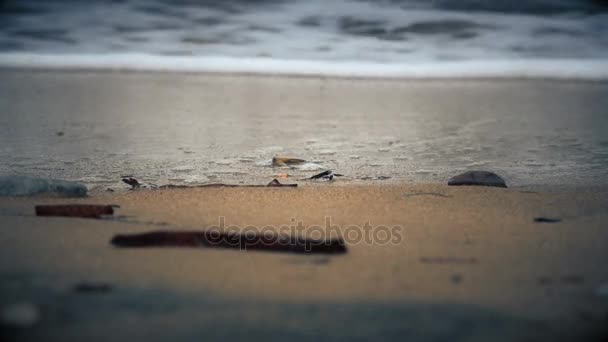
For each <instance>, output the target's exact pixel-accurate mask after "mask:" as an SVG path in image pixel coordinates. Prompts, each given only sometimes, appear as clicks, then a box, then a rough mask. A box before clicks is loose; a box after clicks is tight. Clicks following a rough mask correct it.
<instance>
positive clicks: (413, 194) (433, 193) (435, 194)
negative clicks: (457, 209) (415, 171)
mask: <svg viewBox="0 0 608 342" xmlns="http://www.w3.org/2000/svg"><path fill="white" fill-rule="evenodd" d="M414 196H437V197H452V196H450V195H444V194H442V193H439V192H414V193H410V194H403V197H414Z"/></svg>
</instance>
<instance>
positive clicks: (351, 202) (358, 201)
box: [0, 183, 608, 341]
mask: <svg viewBox="0 0 608 342" xmlns="http://www.w3.org/2000/svg"><path fill="white" fill-rule="evenodd" d="M53 203H100V204H117V205H120V208H119V209H117V211H116V213H115V215H114V218H113V219H102V220H94V219H76V218H45V217H36V216H35V214H34V205H35V204H53ZM607 207H608V189H602V188H595V189H594V190H593V191H576V192H569V191H561V192H560V191H555V192H529V191H521V190H518V189H499V188H485V187H448V186H445V185H433V184H421V185H403V184H402V185H390V186H382V185H374V186H352V185H350V186H348V185H346V186H339V185H338V186H336V185H335V184H332V183H313V184H306V183H305V184H303V186H301V187H299V188H295V189H287V188H284V189H270V188H200V189H172V190H154V191H146V190H142V191H129V192H126V193H122V194H109V193H107V194H106V193H101V194H96V195H94V196H92V197H89V198H84V199H59V198H3V199H0V215H1V217H0V218H1V221H2V225H1V227H0V234H1V236H2V239H0V260H1V261H0V275H1V277H2V292H1V293H2V296H0V298H1V301H0V304H1V305H2V306H3V307H4V308H6V307H7V306H10V305H11V304H12V303H15V302H28V303H33V304H34V305H36V306H37V307H38V308H39V310H40V317H39V320H38V321H37V322H36V323H34V324H33V325H32V326H30V327H27V328H19V329H16V328H14V327H12V328H10V327H9V328H10V329H9V328H7V329H9V330H6V331H9V332H10V333H11V334H19V335H21V336H22V337H24V338H36V337H41V336H44V337H45V338H47V339H48V340H78V339H82V337H86V339H91V340H103V339H104V338H109V337H115V338H117V339H119V340H126V339H130V338H148V339H150V340H163V339H164V338H169V337H173V338H177V339H182V340H198V339H200V338H206V339H219V338H232V339H245V338H247V339H249V338H265V339H270V340H278V339H283V338H294V339H309V338H318V339H322V340H342V339H344V340H346V339H349V340H352V339H355V338H372V337H375V338H385V339H403V338H408V339H411V340H427V339H431V340H432V339H439V338H445V337H446V336H447V337H449V339H450V340H466V341H473V340H474V341H477V340H479V341H483V340H527V339H529V338H542V339H545V340H546V339H548V338H554V339H556V340H576V339H579V338H586V339H587V340H594V339H595V338H599V337H605V335H602V334H604V333H605V331H602V330H601V329H602V327H603V326H605V323H606V320H607V317H608V316H607V315H608V297H607V294H606V286H607V285H608V270H607V269H606V267H605V265H606V263H607V262H608V252H607V251H606V248H605V246H606V242H607V241H608V230H606V229H605V226H606V222H607V220H608V213H607V212H606V210H605V208H607ZM220 217H224V220H225V225H226V226H229V225H236V226H239V227H240V228H242V229H244V228H245V227H247V226H252V225H253V226H257V227H263V226H268V225H272V226H274V227H279V226H281V225H293V224H294V222H300V221H301V222H302V223H303V225H304V226H305V227H307V229H306V230H305V231H304V232H305V234H309V235H310V234H313V235H314V234H315V233H314V232H313V230H311V229H312V228H311V227H312V226H315V225H318V226H321V227H325V225H326V223H325V221H326V218H330V219H331V224H332V225H334V226H337V227H338V230H339V231H340V232H341V233H342V234H344V236H345V239H346V242H347V247H348V252H347V253H346V254H345V255H336V256H322V255H293V254H282V253H267V252H246V251H236V250H221V249H209V248H186V249H183V248H150V249H145V248H144V249H120V248H116V247H113V246H112V245H111V244H110V240H111V238H112V237H113V236H114V235H115V234H118V233H129V232H132V233H135V232H145V231H156V230H183V229H187V230H200V229H208V228H210V227H212V226H214V225H218V221H219V220H220V219H219V218H220ZM536 217H546V218H558V219H561V222H558V223H536V222H534V218H536ZM292 219H293V220H292ZM366 222H369V223H370V224H371V226H372V227H373V228H372V229H371V232H372V234H376V233H375V232H377V231H381V230H383V228H379V226H381V225H384V226H387V227H391V228H392V227H395V226H399V227H400V228H399V229H398V230H396V231H393V232H397V234H391V241H390V242H388V243H385V242H384V241H385V240H386V239H385V236H384V235H382V234H379V233H378V234H379V235H378V236H376V240H374V241H357V240H356V236H352V235H351V236H350V237H349V236H347V235H348V233H346V230H347V229H348V228H347V227H349V226H351V225H359V226H363V225H364V224H365V223H366ZM323 231H325V232H326V231H327V230H325V229H323ZM372 238H373V236H372ZM81 282H86V283H93V284H95V283H102V284H108V285H110V286H111V290H110V291H109V292H108V293H105V292H99V293H98V292H95V291H92V292H91V293H79V292H75V291H74V290H73V287H74V286H75V285H76V284H78V283H81ZM602 289H603V290H602ZM5 328H6V327H5Z"/></svg>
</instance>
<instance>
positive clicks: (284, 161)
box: [272, 156, 306, 166]
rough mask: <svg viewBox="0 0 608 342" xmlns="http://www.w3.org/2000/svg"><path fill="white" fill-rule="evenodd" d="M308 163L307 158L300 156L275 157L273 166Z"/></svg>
mask: <svg viewBox="0 0 608 342" xmlns="http://www.w3.org/2000/svg"><path fill="white" fill-rule="evenodd" d="M304 163H306V160H304V159H300V158H291V157H279V156H277V157H273V158H272V166H289V165H301V164H304Z"/></svg>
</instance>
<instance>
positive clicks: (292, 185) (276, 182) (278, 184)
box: [266, 178, 298, 188]
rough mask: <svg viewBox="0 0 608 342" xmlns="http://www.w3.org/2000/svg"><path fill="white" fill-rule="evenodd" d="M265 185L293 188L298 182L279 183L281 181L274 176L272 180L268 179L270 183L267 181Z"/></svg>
mask: <svg viewBox="0 0 608 342" xmlns="http://www.w3.org/2000/svg"><path fill="white" fill-rule="evenodd" d="M266 186H267V187H278V188H280V187H292V188H295V187H297V186H298V184H281V182H279V181H278V180H277V179H276V178H275V179H273V180H272V181H270V183H268V184H267V185H266Z"/></svg>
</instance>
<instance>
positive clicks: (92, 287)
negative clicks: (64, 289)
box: [72, 283, 113, 293]
mask: <svg viewBox="0 0 608 342" xmlns="http://www.w3.org/2000/svg"><path fill="white" fill-rule="evenodd" d="M72 290H73V291H74V292H77V293H108V292H112V290H113V287H112V285H110V284H107V283H78V284H76V285H74V287H73V288H72Z"/></svg>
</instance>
